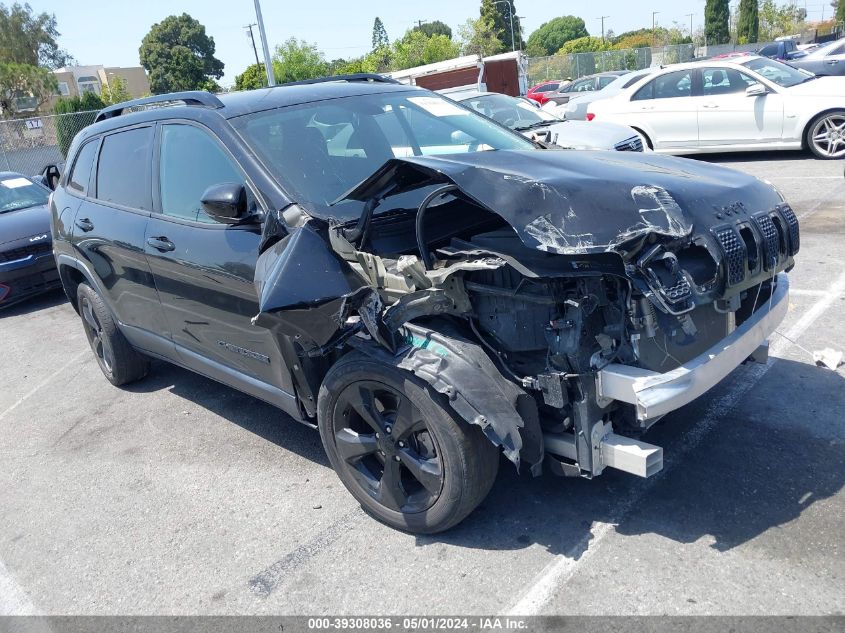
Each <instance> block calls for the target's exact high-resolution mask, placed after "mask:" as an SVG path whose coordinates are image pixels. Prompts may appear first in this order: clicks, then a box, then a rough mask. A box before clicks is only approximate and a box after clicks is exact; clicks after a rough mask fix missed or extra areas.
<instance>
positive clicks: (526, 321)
mask: <svg viewBox="0 0 845 633" xmlns="http://www.w3.org/2000/svg"><path fill="white" fill-rule="evenodd" d="M686 163H689V165H688V167H687V171H686V172H684V171H682V170H679V165H683V164H686ZM351 201H354V202H356V203H357V204H359V205H360V209H361V213H360V216H359V217H358V219H356V220H351V221H342V220H337V219H333V218H331V217H328V218H321V217H316V216H315V214H313V213H312V212H311V210H307V209H302V208H300V207H298V206H297V205H291V206H290V207H288V208H287V209H285V210H283V211H282V212H281V213H280V215H279V217H278V218H276V219H275V221H273V218H269V219H268V222H266V224H265V233H264V235H265V239H264V244H263V246H262V255H261V258H260V259H259V263H258V269H257V273H256V283H257V285H258V289H259V292H260V303H261V313H260V314H259V315H258V316H257V317H256V319H255V322H256V324H257V325H262V326H264V327H268V328H270V329H272V330H274V331H275V332H277V333H278V335H279V338H280V339H283V340H284V343H283V344H284V345H285V346H287V349H288V354H289V355H291V356H294V357H295V359H296V362H293V363H291V365H292V366H294V367H295V368H296V370H297V372H298V375H294V382H295V384H296V386H297V396H298V397H299V399H300V402H301V405H302V411H303V415H304V416H306V417H308V416H313V415H314V398H315V394H316V391H317V389H318V388H319V381H320V377H321V375H322V373H324V371H325V367H326V366H327V364H331V362H332V359H333V358H336V357H337V356H338V355H340V354H342V353H343V352H344V350H346V349H350V348H355V349H359V350H362V351H364V352H366V353H368V354H372V355H375V356H378V357H380V358H382V359H384V360H385V362H390V363H393V364H395V365H396V366H398V367H402V368H404V369H407V370H408V371H411V372H413V373H414V374H416V375H418V376H420V377H422V378H423V379H425V380H426V381H427V382H428V383H429V384H430V385H431V386H432V387H433V388H434V389H435V390H436V391H437V392H439V393H441V394H443V395H444V396H445V397H447V398H448V399H449V401H450V404H451V406H452V408H453V409H454V410H455V412H456V413H457V414H458V415H460V416H461V417H462V418H464V419H465V420H466V421H467V422H469V423H472V424H477V425H479V426H481V428H482V429H483V430H484V432H485V434H486V435H487V436H488V438H489V439H490V440H491V441H493V442H494V443H496V444H497V445H499V446H501V447H502V449H503V451H504V453H505V455H506V456H507V457H508V458H509V459H510V460H511V461H513V462H514V463H515V464H516V465H517V466H519V464H520V463H521V461H525V462H527V464H528V466H529V467H530V468H531V470H532V472H534V473H535V474H537V473H539V472H540V469H541V467H542V464H543V463H544V462H545V463H546V465H547V467H549V468H551V469H552V470H553V471H554V472H557V473H558V474H564V475H573V476H594V475H597V474H599V473H600V472H601V471H602V469H603V467H604V466H607V465H614V464H613V463H609V462H612V461H613V460H614V459H617V460H618V459H620V457H619V455H620V453H618V452H614V450H615V449H613V450H611V449H612V447H611V448H608V452H607V455H604V454H603V450H604V448H603V446H604V447H610V446H611V444H613V442H617V443H621V444H623V445H625V447H627V448H624V447H623V448H624V450H628V449H631V446H632V444H631V442H636V438H637V437H638V436H639V434H641V433H642V432H643V431H644V430H646V429H647V428H648V427H649V426H650V425H652V424H653V423H654V422H656V421H657V420H658V419H659V418H660V417H662V415H661V414H657V415H653V414H651V412H650V411H649V410H647V409H645V408H644V407H643V406H640V405H636V406H635V405H634V404H632V403H631V402H629V401H622V400H619V399H617V398H615V397H608V396H606V395H604V394H603V393H602V384H601V376H602V375H603V372H605V371H609V370H611V369H615V370H616V371H617V374H607V375H608V376H616V375H618V376H622V377H623V378H624V376H625V373H626V372H633V374H632V376H634V374H636V376H635V377H632V378H631V381H632V384H633V382H634V381H635V378H636V380H639V381H640V382H643V381H646V382H647V379H648V377H649V376H654V375H672V373H673V372H682V371H686V365H687V364H688V363H690V362H694V361H695V359H700V358H701V357H702V355H706V354H707V353H708V351H709V350H712V349H714V346H718V345H719V344H720V342H721V341H725V340H728V337H730V336H731V335H732V333H734V332H735V331H737V329H738V328H741V327H742V326H743V324H744V323H746V322H747V321H748V322H749V324H750V320H751V319H752V318H759V317H753V315H755V314H757V315H759V314H762V312H763V311H765V310H766V309H767V305H768V306H769V307H771V306H770V304H771V302H772V298H773V296H774V295H775V291H776V288H777V286H778V284H779V283H781V282H779V273H781V272H783V271H788V270H789V269H790V268H791V267H792V266H793V263H794V261H793V256H794V255H795V253H796V252H797V251H798V248H799V234H798V221H797V219H796V217H795V214H794V213H793V212H792V210H791V209H790V208H789V206H788V205H787V204H786V203H785V201H784V200H783V199H782V197H780V195H779V194H778V193H777V192H776V191H775V190H774V189H773V188H772V187H770V186H768V185H766V184H764V183H762V182H760V181H757V180H755V179H753V178H751V177H748V176H745V175H742V174H738V173H736V172H732V171H729V170H724V169H721V168H717V167H713V166H709V165H701V164H699V163H691V161H679V160H677V159H667V158H664V157H657V156H654V157H650V158H649V159H648V161H647V162H645V163H644V162H643V161H642V160H641V159H640V160H637V161H633V160H631V159H629V158H628V157H618V156H608V157H607V158H606V159H603V160H602V161H598V160H595V161H589V162H585V164H579V157H578V155H577V153H569V152H534V153H531V154H530V155H526V154H520V153H516V152H482V153H477V154H471V155H464V156H460V157H443V158H426V157H420V158H409V159H396V160H394V161H389V162H388V163H386V164H385V165H384V166H383V167H382V168H381V169H380V170H379V171H378V172H376V173H375V174H373V175H372V176H371V177H369V178H368V179H366V180H365V181H364V182H362V183H361V184H360V185H358V186H357V187H356V188H355V189H353V190H352V191H350V192H349V193H347V194H345V196H343V198H342V199H341V200H339V201H337V203H338V204H341V203H344V204H349V203H350V202H351ZM300 279H312V280H313V279H319V280H321V281H320V283H319V284H310V285H308V286H303V285H302V284H301V283H297V280H300ZM735 347H737V348H739V347H738V346H735ZM745 356H747V354H746V355H745ZM742 360H744V357H743V358H739V359H738V360H737V361H736V363H735V364H738V363H739V362H742ZM734 366H735V365H734ZM638 372H639V373H638ZM614 388H615V387H614V386H613V385H610V386H608V387H607V389H608V390H612V389H614ZM705 388H706V387H705ZM653 410H657V409H653ZM619 438H621V439H619ZM626 438H630V440H629V439H626ZM603 441H604V444H602V442H603ZM555 446H557V447H558V448H556V449H555V448H554V447H555ZM561 447H562V448H561ZM631 450H633V451H637V450H640V448H638V446H634V447H633V448H632V449H631ZM623 457H624V453H623ZM631 472H633V471H631ZM641 474H644V475H645V474H650V473H641Z"/></svg>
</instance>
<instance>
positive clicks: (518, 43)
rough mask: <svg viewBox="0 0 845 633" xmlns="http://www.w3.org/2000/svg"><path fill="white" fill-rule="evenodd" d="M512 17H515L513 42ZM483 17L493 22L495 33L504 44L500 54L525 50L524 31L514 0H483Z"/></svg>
mask: <svg viewBox="0 0 845 633" xmlns="http://www.w3.org/2000/svg"><path fill="white" fill-rule="evenodd" d="M511 16H513V40H512V39H511ZM481 17H482V18H485V19H487V20H491V21H492V22H493V31H494V32H495V33H496V37H497V38H498V39H499V40H500V41H501V42H502V50H501V51H499V52H504V51H510V50H516V49H517V48H519V49H522V48H523V43H522V39H521V37H520V33H521V32H522V31H521V29H520V26H519V18H518V17H517V15H516V7H515V6H514V0H507V1H501V0H500V1H499V2H496V1H495V0H481ZM514 40H515V42H514Z"/></svg>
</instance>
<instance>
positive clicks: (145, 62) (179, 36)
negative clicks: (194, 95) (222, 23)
mask: <svg viewBox="0 0 845 633" xmlns="http://www.w3.org/2000/svg"><path fill="white" fill-rule="evenodd" d="M214 51H215V46H214V38H213V37H210V36H209V35H207V34H206V32H205V27H204V26H203V25H202V24H200V23H199V22H198V21H197V20H195V19H194V18H192V17H191V16H190V15H188V14H187V13H183V14H182V15H180V16H176V15H170V16H168V17H166V18H165V19H164V20H162V21H161V22H159V23H158V24H153V26H152V28H151V29H150V32H149V33H147V35H146V36H144V39H143V41H142V42H141V48H140V49H139V51H138V52H139V53H140V56H141V65H142V66H143V67H144V68H146V69H147V72H148V73H149V75H150V88H151V90H152V92H153V94H162V93H164V92H174V91H177V90H198V89H202V88H204V87H206V86H207V85H208V84H207V80H209V79H220V78H221V77H222V76H223V62H221V61H220V60H219V59H217V58H216V57H215V56H214Z"/></svg>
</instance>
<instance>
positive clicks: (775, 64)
mask: <svg viewBox="0 0 845 633" xmlns="http://www.w3.org/2000/svg"><path fill="white" fill-rule="evenodd" d="M741 63H742V65H743V66H745V67H746V68H749V69H750V70H753V71H754V72H756V73H757V74H759V75H761V76H763V77H765V78H766V79H768V80H769V81H772V82H774V83H776V84H778V85H779V86H783V87H784V88H789V87H790V86H797V85H798V84H800V83H803V82H805V81H807V80H808V79H812V78H813V77H815V75H813V73H809V72H807V71H804V70H798V69H797V68H793V67H792V66H787V65H786V64H782V63H781V62H779V61H777V60H774V59H766V58H764V57H755V58H754V59H749V60H748V61H745V62H741Z"/></svg>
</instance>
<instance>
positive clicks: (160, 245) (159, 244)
mask: <svg viewBox="0 0 845 633" xmlns="http://www.w3.org/2000/svg"><path fill="white" fill-rule="evenodd" d="M147 244H149V245H150V246H152V247H153V248H154V249H156V250H158V251H161V252H162V253H166V252H168V251H172V250H173V249H175V248H176V246H174V244H173V242H171V241H170V240H169V239H167V238H166V237H148V238H147Z"/></svg>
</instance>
